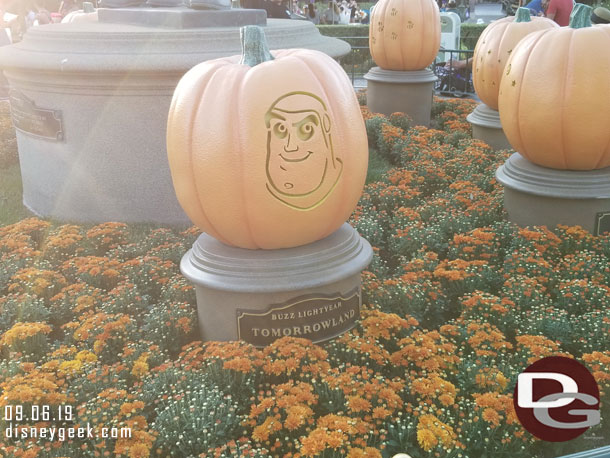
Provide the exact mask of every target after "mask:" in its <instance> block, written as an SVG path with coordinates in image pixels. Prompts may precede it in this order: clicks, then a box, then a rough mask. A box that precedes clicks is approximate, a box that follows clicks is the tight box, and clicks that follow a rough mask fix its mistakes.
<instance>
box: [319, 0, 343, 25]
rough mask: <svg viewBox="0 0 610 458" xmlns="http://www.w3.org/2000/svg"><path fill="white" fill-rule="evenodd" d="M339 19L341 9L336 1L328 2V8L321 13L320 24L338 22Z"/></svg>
mask: <svg viewBox="0 0 610 458" xmlns="http://www.w3.org/2000/svg"><path fill="white" fill-rule="evenodd" d="M340 20H341V11H340V10H339V6H338V5H337V2H335V1H334V0H333V1H330V2H328V9H327V10H326V11H324V13H323V14H322V18H321V21H322V24H338V23H339V22H340Z"/></svg>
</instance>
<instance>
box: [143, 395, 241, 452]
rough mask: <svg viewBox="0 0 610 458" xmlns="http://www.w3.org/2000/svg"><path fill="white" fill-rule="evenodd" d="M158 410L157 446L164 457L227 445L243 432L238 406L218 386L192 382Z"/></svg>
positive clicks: (156, 423) (155, 425) (156, 421)
mask: <svg viewBox="0 0 610 458" xmlns="http://www.w3.org/2000/svg"><path fill="white" fill-rule="evenodd" d="M175 395H177V396H176V398H177V399H176V400H173V401H172V402H169V403H168V404H167V405H166V406H164V407H163V408H159V409H158V410H157V417H156V419H155V422H154V423H153V428H154V429H155V430H157V431H158V432H159V434H158V436H157V439H156V442H155V448H158V449H160V450H161V451H162V455H163V456H168V457H174V456H176V457H185V456H197V455H199V454H201V453H205V452H207V451H208V449H211V448H215V447H218V446H221V445H223V444H225V443H226V442H227V441H229V440H230V439H231V438H233V437H235V434H236V433H237V432H238V431H239V428H240V424H241V421H242V418H241V417H239V416H238V415H236V414H235V411H236V410H237V408H238V406H237V405H236V404H235V403H234V402H233V400H232V399H231V398H230V397H225V396H223V395H222V392H221V391H220V390H219V389H218V388H216V387H210V386H207V385H192V386H189V387H187V389H185V390H184V391H180V392H176V393H175Z"/></svg>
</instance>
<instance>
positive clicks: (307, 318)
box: [180, 223, 373, 346]
mask: <svg viewBox="0 0 610 458" xmlns="http://www.w3.org/2000/svg"><path fill="white" fill-rule="evenodd" d="M372 256H373V251H372V249H371V246H370V245H369V243H368V242H367V241H366V240H364V239H363V238H362V237H360V236H359V235H358V233H357V232H356V231H355V230H354V229H353V228H352V227H351V226H350V225H349V224H347V223H345V224H343V226H341V227H340V228H339V229H338V230H337V231H336V232H334V233H333V234H331V235H330V236H328V237H326V238H324V239H322V240H318V241H317V242H314V243H310V244H308V245H304V246H300V247H296V248H288V249H281V250H246V249H242V248H235V247H230V246H227V245H224V244H222V243H220V242H219V241H217V240H216V239H214V238H213V237H211V236H209V235H207V234H202V235H201V236H200V237H199V238H198V239H197V241H196V242H195V243H194V245H193V248H192V249H191V250H189V251H188V252H187V253H186V254H185V255H184V257H183V258H182V262H181V263H180V270H181V271H182V273H183V275H184V276H185V277H187V278H188V279H189V280H190V281H191V282H193V283H194V284H195V289H196V295H197V310H198V315H199V329H200V331H201V338H202V339H203V340H221V341H226V340H238V339H241V340H245V341H246V342H250V343H252V344H254V345H256V346H264V345H267V344H269V343H271V342H273V341H274V340H276V339H278V338H280V337H283V336H293V337H303V338H308V339H311V340H313V341H314V342H321V341H324V340H328V339H331V338H333V337H336V336H337V335H340V334H342V333H343V332H345V331H347V330H349V329H351V328H352V327H353V326H354V325H355V322H356V320H357V319H358V317H359V312H360V304H361V296H360V272H361V271H362V270H363V269H364V268H365V267H366V266H367V265H368V263H369V262H370V261H371V259H372Z"/></svg>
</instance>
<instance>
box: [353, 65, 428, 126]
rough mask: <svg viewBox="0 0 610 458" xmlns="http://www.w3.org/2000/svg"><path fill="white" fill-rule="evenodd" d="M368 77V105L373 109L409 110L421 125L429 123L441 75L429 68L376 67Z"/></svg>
mask: <svg viewBox="0 0 610 458" xmlns="http://www.w3.org/2000/svg"><path fill="white" fill-rule="evenodd" d="M364 78H365V79H366V80H367V94H366V99H367V106H368V107H369V109H370V110H371V111H372V112H374V113H382V114H384V115H387V116H389V115H391V114H392V113H396V112H401V113H405V114H407V115H408V116H409V117H411V119H413V123H414V124H415V125H418V126H426V127H427V126H429V125H430V113H431V111H432V97H433V90H434V83H435V82H436V80H437V79H438V78H437V77H436V75H435V74H434V72H432V70H429V69H424V70H414V71H397V70H385V69H383V68H380V67H373V68H372V69H371V70H369V72H368V73H367V74H366V75H364Z"/></svg>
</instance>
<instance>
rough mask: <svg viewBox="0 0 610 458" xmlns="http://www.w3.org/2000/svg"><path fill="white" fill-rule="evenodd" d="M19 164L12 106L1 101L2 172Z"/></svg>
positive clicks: (0, 144)
mask: <svg viewBox="0 0 610 458" xmlns="http://www.w3.org/2000/svg"><path fill="white" fill-rule="evenodd" d="M17 162H19V155H18V154H17V139H16V138H15V128H14V127H13V123H12V121H11V116H10V106H9V103H8V102H7V101H2V100H0V170H2V169H6V168H8V167H11V166H13V165H15V164H17ZM0 213H1V212H0Z"/></svg>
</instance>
